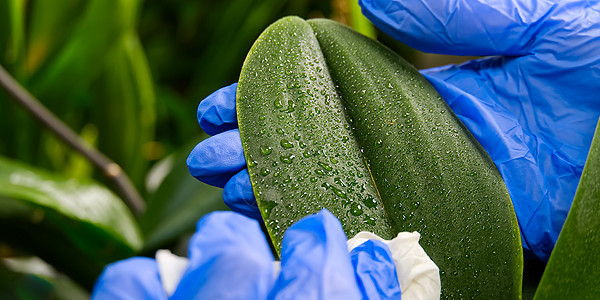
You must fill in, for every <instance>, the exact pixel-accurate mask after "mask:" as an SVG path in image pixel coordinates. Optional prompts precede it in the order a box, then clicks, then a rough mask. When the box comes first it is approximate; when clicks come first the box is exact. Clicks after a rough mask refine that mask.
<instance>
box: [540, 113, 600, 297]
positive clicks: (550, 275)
mask: <svg viewBox="0 0 600 300" xmlns="http://www.w3.org/2000/svg"><path fill="white" fill-rule="evenodd" d="M599 295H600V122H599V123H598V125H597V126H596V133H595V134H594V139H593V140H592V145H591V147H590V152H589V154H588V158H587V161H586V164H585V166H584V168H583V173H582V174H581V179H580V181H579V186H578V187H577V191H576V192H575V198H574V199H573V204H572V205H571V209H570V211H569V214H568V216H567V219H566V221H565V224H564V225H563V228H562V230H561V232H560V235H559V236H558V240H557V241H556V246H554V250H552V255H550V260H549V261H548V265H547V266H546V270H545V271H544V275H543V276H542V280H541V281H540V284H539V286H538V289H537V291H536V293H535V297H534V299H598V297H599Z"/></svg>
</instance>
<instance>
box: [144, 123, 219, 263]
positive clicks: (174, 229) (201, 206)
mask: <svg viewBox="0 0 600 300" xmlns="http://www.w3.org/2000/svg"><path fill="white" fill-rule="evenodd" d="M205 137H206V135H205ZM191 149H192V147H191V146H188V147H184V149H182V150H180V151H178V152H177V153H176V154H174V155H172V156H169V157H168V158H166V160H168V161H167V162H166V165H167V169H170V170H169V171H168V175H167V176H166V178H165V179H164V180H163V181H162V183H161V184H160V186H159V187H158V189H157V190H156V191H155V192H154V193H153V194H151V195H150V197H149V198H148V206H147V208H146V212H145V213H144V215H142V216H141V217H140V227H141V228H142V231H143V232H144V236H145V237H146V244H145V246H144V249H145V250H146V251H152V250H154V249H156V248H159V247H163V246H165V245H166V244H167V243H169V242H172V241H174V240H175V239H177V238H178V237H180V236H181V235H182V234H184V233H187V232H193V231H194V228H195V225H196V222H197V221H198V220H199V219H200V218H201V217H202V216H203V215H204V214H206V213H209V212H211V211H215V210H227V209H228V208H227V206H226V205H225V204H224V203H223V196H222V193H223V190H222V189H220V188H216V187H213V186H210V185H207V184H205V183H202V182H200V181H198V180H196V179H195V178H194V177H192V176H191V175H190V173H189V171H188V168H187V166H186V163H185V160H186V158H187V155H188V154H189V153H190V150H191ZM169 165H171V166H172V167H169ZM165 171H166V170H165ZM163 172H164V171H163Z"/></svg>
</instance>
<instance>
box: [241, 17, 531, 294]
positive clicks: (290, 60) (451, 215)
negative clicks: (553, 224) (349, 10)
mask: <svg viewBox="0 0 600 300" xmlns="http://www.w3.org/2000/svg"><path fill="white" fill-rule="evenodd" d="M237 101H238V106H237V109H238V121H239V125H240V134H241V136H242V143H243V146H244V152H245V154H246V158H247V162H248V168H249V171H250V176H251V180H252V184H253V188H254V191H255V196H256V198H257V201H258V202H259V207H260V208H261V213H262V214H263V217H264V218H265V224H266V225H267V228H268V230H269V233H270V234H271V236H272V238H273V241H274V242H275V243H276V244H278V243H280V241H281V238H282V236H283V233H284V232H285V230H286V229H287V228H288V227H289V226H290V225H291V224H292V223H294V222H295V221H297V220H299V219H300V218H301V217H303V216H305V215H307V214H310V213H315V212H317V211H319V210H320V209H321V208H323V207H325V208H328V209H329V210H330V211H331V212H332V213H333V214H334V215H336V216H337V217H338V218H339V219H340V220H341V222H342V224H343V226H344V229H345V231H346V233H347V234H348V235H350V236H352V235H354V234H355V233H357V232H358V231H361V230H368V231H373V232H375V233H377V234H379V235H381V236H382V237H384V238H388V239H389V238H391V237H394V236H395V235H396V234H397V233H399V232H401V231H418V232H419V233H420V234H421V235H422V240H421V243H422V245H423V248H424V249H425V251H426V252H427V253H428V254H429V255H430V257H431V258H432V259H433V261H434V262H435V263H436V264H437V265H438V267H439V268H440V272H441V280H442V283H443V284H442V296H443V297H445V298H490V299H492V298H519V297H520V295H521V274H522V271H523V265H522V264H523V258H522V253H521V244H520V234H519V230H518V225H517V220H516V216H515V213H514V210H513V208H512V203H511V201H510V198H509V196H508V192H507V190H506V187H505V186H504V183H503V181H502V178H501V177H500V174H499V173H498V171H497V169H496V167H495V166H494V164H493V163H492V162H491V160H490V159H489V157H488V155H487V153H486V152H485V151H484V150H483V148H482V147H481V146H480V145H479V144H478V143H477V141H476V140H475V138H474V137H473V136H472V135H471V134H470V132H469V131H468V129H466V128H465V127H464V126H463V125H462V123H460V121H459V120H458V119H457V118H456V116H454V114H453V113H452V112H451V111H450V109H449V108H448V106H447V105H446V103H445V102H444V101H443V100H442V99H441V97H440V96H439V95H438V94H437V92H436V91H435V90H434V89H433V87H432V86H431V85H429V84H428V82H427V81H426V80H425V78H423V77H422V76H421V75H420V74H419V73H418V72H417V70H416V69H414V67H412V66H410V65H409V64H408V63H407V62H405V61H404V60H403V59H402V58H400V57H399V56H398V55H396V54H395V53H393V52H392V51H390V50H388V49H387V48H385V47H383V46H382V45H381V44H379V43H377V42H376V41H374V40H372V39H369V38H367V37H365V36H362V35H360V34H358V33H356V32H355V31H353V30H351V29H350V28H348V27H345V26H343V25H340V24H339V23H336V22H333V21H329V20H309V21H308V22H305V21H304V20H302V19H300V18H296V17H289V18H284V19H282V20H280V21H278V22H276V23H274V24H273V25H271V26H270V27H269V28H268V29H266V30H265V31H264V33H263V34H262V35H261V36H260V37H259V38H258V40H257V41H256V43H255V44H254V46H253V47H252V49H251V50H250V53H249V54H248V58H247V59H246V61H245V63H244V67H243V69H242V72H241V75H240V81H239V86H238V99H237Z"/></svg>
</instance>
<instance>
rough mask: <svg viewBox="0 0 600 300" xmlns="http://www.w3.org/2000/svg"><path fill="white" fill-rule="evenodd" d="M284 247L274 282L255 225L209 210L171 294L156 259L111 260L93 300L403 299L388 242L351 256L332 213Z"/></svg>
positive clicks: (298, 230)
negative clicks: (179, 279) (162, 279)
mask: <svg viewBox="0 0 600 300" xmlns="http://www.w3.org/2000/svg"><path fill="white" fill-rule="evenodd" d="M281 249H282V251H281V257H282V262H281V272H280V274H279V275H278V276H277V278H276V279H275V277H274V274H273V265H272V264H273V257H272V255H271V253H270V250H269V247H268V245H267V242H266V239H265V237H264V235H263V234H262V232H261V230H260V226H259V225H258V223H257V222H256V221H255V220H251V219H248V218H246V217H243V216H241V215H238V214H236V213H231V212H216V213H211V214H209V215H207V216H206V217H204V218H203V219H202V220H200V221H199V222H198V230H197V232H196V233H195V234H194V236H193V237H192V239H191V241H190V246H189V264H188V267H187V269H186V271H185V272H184V274H183V277H182V279H181V281H180V282H179V285H178V286H177V288H176V290H175V291H174V293H173V295H172V296H171V297H170V298H169V297H168V295H167V292H166V291H165V290H164V289H163V288H162V282H161V275H160V272H159V271H158V269H159V268H158V267H157V263H156V261H155V260H153V259H149V258H132V259H128V260H124V261H121V262H117V263H115V264H112V265H109V266H108V267H107V268H106V269H105V271H104V272H103V274H102V275H101V276H100V278H99V279H98V281H97V282H96V286H95V288H94V293H93V295H92V298H93V299H167V298H169V299H267V298H268V299H399V298H400V287H399V282H398V277H397V275H396V269H395V265H394V263H393V262H392V259H391V254H390V252H389V249H388V247H387V246H386V245H385V244H383V243H381V242H378V241H368V242H366V243H364V244H363V245H361V246H359V247H357V248H355V249H354V250H353V251H352V252H351V253H350V254H349V253H348V248H347V246H346V236H345V234H344V232H343V230H342V226H341V224H340V222H339V221H338V220H337V219H336V218H335V217H334V216H333V215H332V214H331V213H330V212H329V211H327V210H323V211H321V212H320V213H318V214H315V215H311V216H308V217H306V218H304V219H302V220H300V221H298V222H297V223H296V224H294V225H292V226H291V227H290V228H289V229H288V231H287V232H286V233H285V235H284V238H283V241H282V248H281ZM351 257H352V258H351Z"/></svg>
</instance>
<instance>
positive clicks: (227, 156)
mask: <svg viewBox="0 0 600 300" xmlns="http://www.w3.org/2000/svg"><path fill="white" fill-rule="evenodd" d="M187 166H188V169H189V171H190V174H192V176H194V177H196V179H198V180H200V181H202V182H204V183H207V184H210V185H214V186H218V187H221V188H222V187H224V186H225V184H226V183H227V181H229V179H230V178H231V177H232V176H233V175H235V174H237V173H238V172H240V171H241V170H242V169H244V168H245V167H246V159H245V158H244V150H243V149H242V140H241V138H240V131H239V130H238V129H232V130H229V131H226V132H223V133H219V134H217V135H215V136H212V137H210V138H207V139H205V140H203V141H202V142H200V143H199V144H198V145H196V147H194V149H193V150H192V152H191V153H190V155H189V156H188V158H187Z"/></svg>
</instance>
